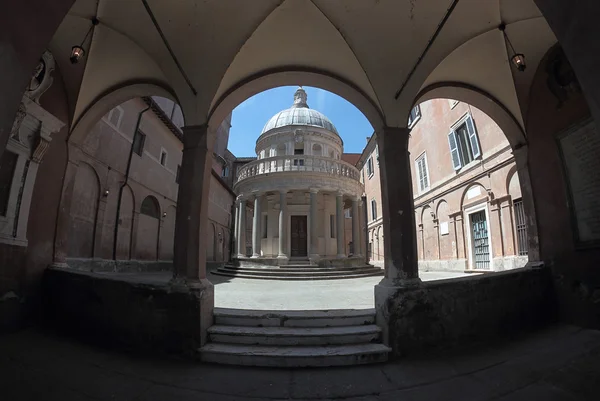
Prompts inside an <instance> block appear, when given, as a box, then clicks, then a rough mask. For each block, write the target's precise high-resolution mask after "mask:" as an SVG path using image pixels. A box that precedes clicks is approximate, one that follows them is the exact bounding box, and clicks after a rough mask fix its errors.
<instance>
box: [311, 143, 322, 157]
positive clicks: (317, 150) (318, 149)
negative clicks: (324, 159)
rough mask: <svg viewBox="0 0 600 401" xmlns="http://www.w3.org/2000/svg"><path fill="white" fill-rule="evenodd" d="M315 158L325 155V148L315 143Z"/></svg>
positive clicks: (313, 151) (313, 152) (313, 148)
mask: <svg viewBox="0 0 600 401" xmlns="http://www.w3.org/2000/svg"><path fill="white" fill-rule="evenodd" d="M312 154H313V156H321V155H322V154H323V148H322V147H321V145H319V144H318V143H315V144H314V145H313V147H312Z"/></svg>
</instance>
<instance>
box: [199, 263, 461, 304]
mask: <svg viewBox="0 0 600 401" xmlns="http://www.w3.org/2000/svg"><path fill="white" fill-rule="evenodd" d="M465 275H467V274H465V273H454V272H420V273H419V276H420V277H421V280H423V281H432V280H443V279H451V278H456V277H462V276H465ZM208 278H209V280H210V281H211V282H212V283H213V284H214V285H215V306H216V307H219V308H234V309H262V310H313V309H370V308H374V307H375V301H374V297H373V294H374V292H373V287H375V285H376V284H377V283H379V282H380V281H381V279H382V277H381V276H378V277H362V278H351V279H343V280H309V281H284V280H281V281H280V280H252V279H244V278H231V277H224V276H217V275H214V274H209V276H208Z"/></svg>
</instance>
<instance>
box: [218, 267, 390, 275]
mask: <svg viewBox="0 0 600 401" xmlns="http://www.w3.org/2000/svg"><path fill="white" fill-rule="evenodd" d="M217 271H220V272H224V273H242V274H256V275H281V276H290V277H293V276H300V275H304V276H307V275H316V276H319V275H321V276H328V275H334V274H358V273H372V272H383V270H381V269H380V268H379V267H374V266H365V267H359V268H344V269H341V268H314V269H288V268H275V269H267V268H257V269H252V268H247V267H244V268H242V267H229V266H225V267H223V268H219V269H218V270H217Z"/></svg>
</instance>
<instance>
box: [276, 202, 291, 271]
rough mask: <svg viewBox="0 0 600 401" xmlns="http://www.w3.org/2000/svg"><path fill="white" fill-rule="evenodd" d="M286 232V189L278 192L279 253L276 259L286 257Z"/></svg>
mask: <svg viewBox="0 0 600 401" xmlns="http://www.w3.org/2000/svg"><path fill="white" fill-rule="evenodd" d="M286 232H287V191H281V192H279V255H277V258H278V259H288V255H287V254H286V246H285V245H286V244H285V238H286Z"/></svg>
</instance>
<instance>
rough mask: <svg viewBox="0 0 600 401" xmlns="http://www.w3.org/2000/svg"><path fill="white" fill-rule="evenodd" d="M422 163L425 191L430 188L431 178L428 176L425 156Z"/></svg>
mask: <svg viewBox="0 0 600 401" xmlns="http://www.w3.org/2000/svg"><path fill="white" fill-rule="evenodd" d="M421 163H422V164H423V190H426V189H427V188H429V176H428V175H427V163H426V162H425V156H423V159H422V160H421Z"/></svg>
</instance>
